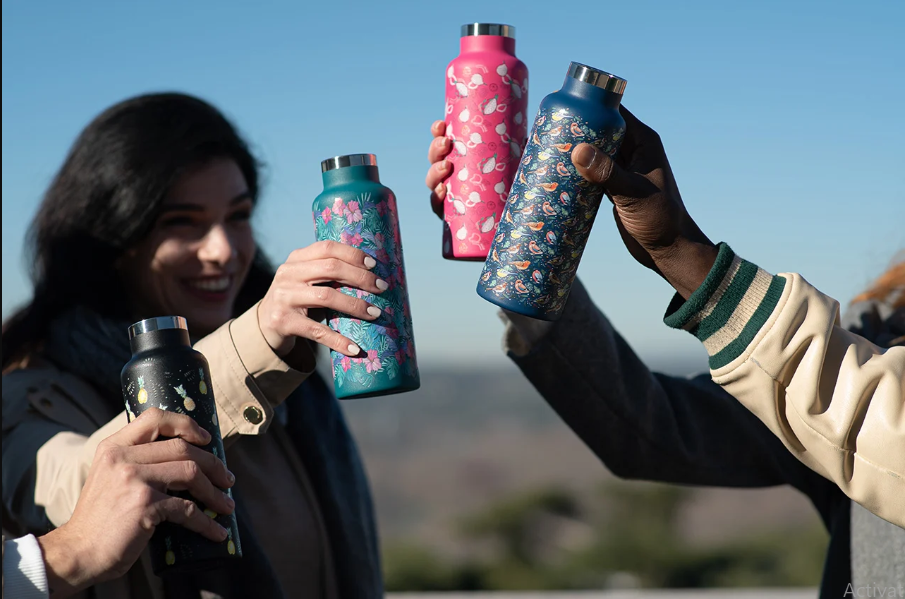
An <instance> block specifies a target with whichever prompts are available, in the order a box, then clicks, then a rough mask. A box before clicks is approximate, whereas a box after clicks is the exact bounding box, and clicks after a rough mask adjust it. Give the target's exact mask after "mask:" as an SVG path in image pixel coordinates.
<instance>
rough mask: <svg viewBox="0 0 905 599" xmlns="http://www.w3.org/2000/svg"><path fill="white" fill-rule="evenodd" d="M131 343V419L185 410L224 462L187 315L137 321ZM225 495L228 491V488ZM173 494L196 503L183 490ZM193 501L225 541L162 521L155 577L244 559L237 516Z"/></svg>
mask: <svg viewBox="0 0 905 599" xmlns="http://www.w3.org/2000/svg"><path fill="white" fill-rule="evenodd" d="M129 344H130V345H131V346H132V359H131V360H129V362H128V363H127V364H126V365H125V366H124V367H123V370H122V374H121V382H122V387H123V397H124V398H125V400H126V411H127V412H128V415H129V421H130V422H131V421H132V420H134V419H135V418H136V417H137V416H138V415H139V414H141V413H142V412H144V411H145V410H147V409H148V408H160V409H161V410H168V411H171V412H177V413H179V414H188V415H189V416H191V417H192V418H194V420H195V422H197V423H198V424H199V425H201V427H202V428H203V429H205V430H206V431H207V432H209V433H210V435H211V441H210V443H208V444H207V445H206V446H204V447H202V449H204V450H205V451H209V452H211V453H213V454H214V455H215V456H217V457H218V458H220V459H221V460H223V463H224V464H226V454H225V453H224V451H223V439H222V438H221V437H220V424H219V422H218V421H217V405H216V403H215V402H214V389H213V385H212V384H211V373H210V367H209V366H208V364H207V359H205V357H204V356H203V355H202V354H201V352H198V351H196V350H194V349H192V344H191V341H190V340H189V330H188V326H187V325H186V321H185V318H182V317H181V316H162V317H159V318H148V319H146V320H142V321H141V322H137V323H135V324H133V325H132V326H131V327H129ZM160 440H164V438H163V437H161V438H160ZM226 493H227V494H230V492H229V490H226ZM171 495H174V496H177V497H182V498H185V499H191V500H192V501H195V500H194V498H192V496H191V495H189V494H188V493H186V492H172V493H171ZM195 503H196V504H198V507H199V508H200V509H201V510H203V511H204V513H206V514H207V515H208V516H210V517H212V518H214V520H215V521H216V522H217V524H219V525H220V526H222V527H223V528H225V529H226V532H227V537H226V540H224V541H221V542H215V541H211V540H209V539H207V538H205V537H202V536H201V535H199V534H198V533H196V532H193V531H191V530H188V529H187V528H184V527H182V526H179V525H177V524H173V523H171V522H164V523H163V524H161V525H159V526H158V527H157V529H156V530H155V531H154V536H153V537H151V542H150V543H149V547H150V550H151V563H152V566H153V568H154V573H155V574H157V575H158V576H166V575H167V574H170V573H182V572H191V571H197V570H207V569H211V568H217V567H221V566H227V565H229V564H231V563H234V562H236V561H237V560H238V559H239V558H241V557H242V545H241V544H240V543H239V529H238V525H237V523H236V517H235V514H230V515H228V516H227V515H224V514H217V513H215V512H213V511H211V510H209V509H207V508H206V506H205V505H204V504H202V503H201V502H199V501H195Z"/></svg>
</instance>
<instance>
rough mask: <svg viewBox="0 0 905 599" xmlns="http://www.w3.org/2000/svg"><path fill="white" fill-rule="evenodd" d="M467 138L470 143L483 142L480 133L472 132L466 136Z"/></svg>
mask: <svg viewBox="0 0 905 599" xmlns="http://www.w3.org/2000/svg"><path fill="white" fill-rule="evenodd" d="M468 139H469V140H471V143H473V144H480V143H484V140H483V139H481V134H480V133H472V134H471V135H470V136H469V137H468Z"/></svg>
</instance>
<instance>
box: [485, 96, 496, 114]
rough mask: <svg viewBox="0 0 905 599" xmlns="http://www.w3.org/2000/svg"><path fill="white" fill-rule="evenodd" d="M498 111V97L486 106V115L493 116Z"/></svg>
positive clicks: (491, 99)
mask: <svg viewBox="0 0 905 599" xmlns="http://www.w3.org/2000/svg"><path fill="white" fill-rule="evenodd" d="M494 110H496V97H493V98H490V101H489V102H487V104H485V105H484V114H493V111H494Z"/></svg>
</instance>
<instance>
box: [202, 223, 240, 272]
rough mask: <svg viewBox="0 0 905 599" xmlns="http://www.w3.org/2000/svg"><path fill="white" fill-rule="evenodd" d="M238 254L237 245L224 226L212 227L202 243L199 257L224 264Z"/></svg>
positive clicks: (205, 260)
mask: <svg viewBox="0 0 905 599" xmlns="http://www.w3.org/2000/svg"><path fill="white" fill-rule="evenodd" d="M235 255H236V247H235V245H234V244H233V243H232V240H231V239H230V238H229V235H228V234H227V232H226V230H225V229H224V228H223V227H222V226H219V225H217V226H214V227H211V230H210V231H208V233H207V235H206V236H205V237H204V239H203V240H202V243H201V248H200V250H199V252H198V257H199V258H200V259H201V260H202V261H203V262H213V263H215V264H220V265H224V264H226V263H228V262H229V261H230V260H231V259H232V257H233V256H235Z"/></svg>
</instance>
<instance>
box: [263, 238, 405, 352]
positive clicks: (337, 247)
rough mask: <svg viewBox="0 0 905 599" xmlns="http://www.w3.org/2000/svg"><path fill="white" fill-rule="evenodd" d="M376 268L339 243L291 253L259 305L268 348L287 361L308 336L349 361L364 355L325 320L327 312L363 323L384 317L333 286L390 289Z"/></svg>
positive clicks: (365, 257)
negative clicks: (300, 339)
mask: <svg viewBox="0 0 905 599" xmlns="http://www.w3.org/2000/svg"><path fill="white" fill-rule="evenodd" d="M375 266H377V262H376V261H375V260H374V258H372V257H370V256H368V255H367V254H366V253H364V252H363V251H361V250H359V249H357V248H354V247H351V246H348V245H344V244H341V243H337V242H335V241H318V242H317V243H313V244H311V245H309V246H308V247H306V248H302V249H300V250H295V251H294V252H292V253H291V254H290V255H289V259H288V260H286V262H285V263H284V264H282V265H281V266H280V267H279V268H278V269H277V272H276V276H275V277H274V279H273V284H271V286H270V289H269V290H268V291H267V295H265V296H264V299H262V300H261V303H260V304H258V324H259V325H260V327H261V332H262V333H263V334H264V339H266V340H267V343H268V345H270V347H271V348H273V350H274V351H275V352H276V353H277V355H279V356H281V357H282V356H286V355H287V354H288V353H289V352H290V351H291V350H292V348H293V347H295V340H296V338H297V337H304V338H305V339H311V340H312V341H316V342H318V343H320V344H321V345H326V346H327V347H329V348H330V349H333V350H336V351H338V352H340V353H342V354H345V355H347V356H353V357H354V356H357V355H359V354H360V353H361V348H359V347H358V346H357V345H356V344H355V343H353V342H352V340H351V339H349V338H348V337H345V336H343V335H340V334H339V333H336V332H334V331H333V330H332V329H330V327H328V326H327V325H325V324H321V322H320V321H321V320H323V318H324V314H323V309H324V308H329V309H331V310H335V311H337V312H342V313H343V314H348V315H349V316H352V317H353V318H360V319H362V320H374V319H375V318H377V317H378V316H380V308H378V307H377V306H374V305H371V304H369V303H368V302H366V301H364V300H363V299H359V298H356V297H350V296H348V295H346V294H344V293H342V292H341V291H339V290H338V289H334V288H333V287H331V286H330V284H333V283H338V284H340V285H344V286H348V287H354V288H356V289H361V290H362V291H367V292H369V293H375V294H379V293H382V292H383V291H385V290H386V289H387V288H388V284H387V282H386V281H384V280H382V279H379V278H377V275H375V274H374V273H373V272H371V269H372V268H374V267H375Z"/></svg>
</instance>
